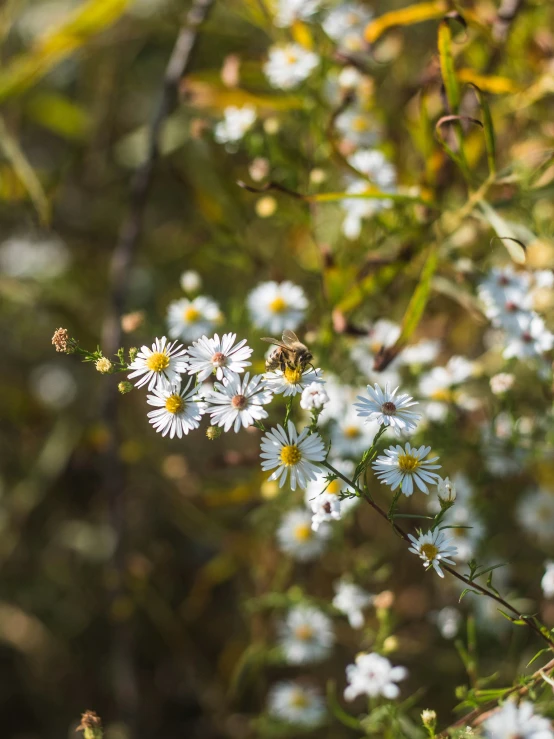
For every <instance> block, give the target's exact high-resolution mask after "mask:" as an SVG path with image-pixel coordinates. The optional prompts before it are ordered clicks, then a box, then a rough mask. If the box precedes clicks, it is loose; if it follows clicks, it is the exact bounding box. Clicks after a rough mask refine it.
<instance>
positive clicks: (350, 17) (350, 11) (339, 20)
mask: <svg viewBox="0 0 554 739" xmlns="http://www.w3.org/2000/svg"><path fill="white" fill-rule="evenodd" d="M372 18H373V13H372V12H371V11H370V9H369V8H368V7H367V6H365V5H361V4H359V3H356V2H346V3H341V4H340V5H339V6H338V7H336V8H334V9H333V10H331V12H330V13H329V14H328V15H327V17H326V18H325V20H324V21H323V30H324V31H325V33H326V34H327V35H328V36H330V38H332V39H333V41H335V42H336V43H337V44H338V46H339V47H341V48H342V49H344V50H345V51H361V50H362V49H364V48H365V46H366V43H365V40H364V30H365V27H366V25H367V24H368V23H369V22H370V20H371V19H372Z"/></svg>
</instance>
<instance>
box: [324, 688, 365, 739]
mask: <svg viewBox="0 0 554 739" xmlns="http://www.w3.org/2000/svg"><path fill="white" fill-rule="evenodd" d="M327 705H328V706H329V709H330V711H331V713H332V714H333V716H334V717H335V718H336V719H337V721H340V723H341V724H343V725H344V726H348V728H349V729H355V730H356V731H359V730H360V729H361V728H362V726H361V723H360V721H359V720H358V719H357V718H356V717H355V716H351V715H350V714H349V713H347V712H346V711H345V710H344V708H343V707H342V706H341V705H340V703H339V702H338V699H337V686H336V683H335V681H334V680H328V682H327Z"/></svg>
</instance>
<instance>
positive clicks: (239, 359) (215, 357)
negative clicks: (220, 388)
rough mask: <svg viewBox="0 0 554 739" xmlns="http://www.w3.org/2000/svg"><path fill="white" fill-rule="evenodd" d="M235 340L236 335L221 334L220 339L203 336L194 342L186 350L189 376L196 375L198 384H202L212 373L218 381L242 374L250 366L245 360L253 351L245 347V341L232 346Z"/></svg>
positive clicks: (215, 335) (215, 336) (216, 336)
mask: <svg viewBox="0 0 554 739" xmlns="http://www.w3.org/2000/svg"><path fill="white" fill-rule="evenodd" d="M236 338H237V335H236V334H223V336H222V337H221V339H220V338H219V336H218V335H217V334H214V336H213V337H212V338H211V339H208V337H207V336H203V337H202V338H201V339H199V340H198V341H195V342H194V343H193V344H192V346H189V347H188V349H187V355H188V357H187V358H188V365H189V370H188V372H189V375H198V382H203V381H204V380H206V379H207V378H208V377H209V376H210V375H211V374H213V373H215V376H216V377H217V379H218V380H222V379H223V378H224V377H225V378H227V379H228V380H229V379H231V378H232V377H234V376H235V375H236V374H237V373H240V372H244V369H245V367H250V365H251V364H252V362H248V361H247V360H248V358H249V357H250V355H251V354H252V352H253V349H251V348H250V347H249V346H246V339H242V341H239V343H238V344H237V345H236V346H233V344H234V343H235V339H236Z"/></svg>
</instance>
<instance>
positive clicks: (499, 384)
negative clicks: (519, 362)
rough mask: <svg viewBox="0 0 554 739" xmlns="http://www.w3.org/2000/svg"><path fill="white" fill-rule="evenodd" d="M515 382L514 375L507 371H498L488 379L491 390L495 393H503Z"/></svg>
mask: <svg viewBox="0 0 554 739" xmlns="http://www.w3.org/2000/svg"><path fill="white" fill-rule="evenodd" d="M514 382H515V377H514V375H511V374H509V373H508V372H499V373H498V374H497V375H493V376H492V377H491V379H490V386H491V390H492V392H493V393H494V394H495V395H504V393H507V392H508V390H510V389H511V388H512V387H513V385H514Z"/></svg>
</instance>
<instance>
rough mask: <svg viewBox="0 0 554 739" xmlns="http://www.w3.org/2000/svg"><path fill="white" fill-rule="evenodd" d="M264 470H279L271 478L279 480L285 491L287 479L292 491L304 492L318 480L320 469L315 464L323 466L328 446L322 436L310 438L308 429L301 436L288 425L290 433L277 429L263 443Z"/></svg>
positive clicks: (292, 425)
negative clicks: (299, 488) (298, 489)
mask: <svg viewBox="0 0 554 739" xmlns="http://www.w3.org/2000/svg"><path fill="white" fill-rule="evenodd" d="M261 448H262V451H261V454H260V457H261V459H262V470H264V471H267V470H272V469H274V468H275V467H277V469H276V470H275V472H273V473H272V474H271V476H270V477H269V479H270V480H279V487H283V485H284V484H285V482H286V480H287V477H289V485H290V487H291V489H292V490H296V485H297V483H298V485H299V487H301V488H303V489H305V488H306V486H307V484H308V481H309V480H315V479H316V477H317V475H318V473H319V472H320V470H321V467H320V466H319V465H318V464H314V462H322V461H323V460H324V459H325V456H326V453H327V452H326V450H325V445H324V444H323V440H322V438H321V436H320V435H319V434H309V429H308V428H307V427H306V428H305V429H303V430H302V431H301V432H300V434H299V433H298V432H297V431H296V428H295V427H294V424H293V423H292V422H291V421H289V423H288V427H287V430H286V431H285V429H284V428H283V427H282V426H281V425H278V426H277V427H276V428H273V429H271V431H268V432H267V434H265V436H264V437H263V438H262V442H261Z"/></svg>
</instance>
